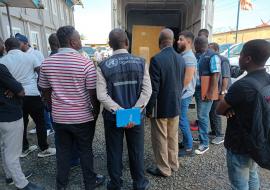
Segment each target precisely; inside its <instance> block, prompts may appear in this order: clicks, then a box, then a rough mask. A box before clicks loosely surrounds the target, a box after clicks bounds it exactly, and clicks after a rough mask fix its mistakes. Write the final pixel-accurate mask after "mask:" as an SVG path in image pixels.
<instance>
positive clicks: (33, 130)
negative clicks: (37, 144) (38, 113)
mask: <svg viewBox="0 0 270 190" xmlns="http://www.w3.org/2000/svg"><path fill="white" fill-rule="evenodd" d="M28 133H30V134H36V133H37V130H36V128H33V129H31V130H29V131H28Z"/></svg>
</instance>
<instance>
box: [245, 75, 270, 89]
mask: <svg viewBox="0 0 270 190" xmlns="http://www.w3.org/2000/svg"><path fill="white" fill-rule="evenodd" d="M268 79H269V80H268V82H267V84H266V85H263V84H261V83H260V82H259V81H258V80H257V79H256V78H252V77H248V78H246V79H245V80H246V81H248V82H249V83H250V84H251V85H252V87H253V88H254V89H256V90H257V91H258V92H261V90H262V89H263V88H264V87H266V86H268V85H270V77H269V78H268Z"/></svg>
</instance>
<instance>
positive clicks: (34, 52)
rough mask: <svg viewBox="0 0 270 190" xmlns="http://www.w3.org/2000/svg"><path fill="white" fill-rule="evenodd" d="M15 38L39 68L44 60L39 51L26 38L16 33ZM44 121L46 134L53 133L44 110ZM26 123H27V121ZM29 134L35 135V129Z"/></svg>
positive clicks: (49, 119) (50, 122)
mask: <svg viewBox="0 0 270 190" xmlns="http://www.w3.org/2000/svg"><path fill="white" fill-rule="evenodd" d="M15 38H16V39H18V40H19V41H20V49H21V50H22V51H23V52H25V53H27V54H30V55H31V56H32V58H33V59H37V62H38V66H40V65H41V64H42V62H43V61H44V60H45V58H44V56H43V54H42V53H41V51H39V50H36V49H34V48H32V47H31V46H30V45H29V41H28V38H27V37H26V36H24V35H22V34H20V33H17V34H15ZM38 72H39V71H38ZM36 77H37V78H38V74H36ZM44 119H45V126H46V129H47V134H48V135H49V134H51V133H52V132H53V129H52V121H51V118H50V114H49V113H48V112H47V111H46V109H44ZM26 123H28V121H27V122H26ZM29 132H30V133H36V128H34V129H32V130H30V131H29Z"/></svg>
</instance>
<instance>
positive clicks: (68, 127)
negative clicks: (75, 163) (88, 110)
mask: <svg viewBox="0 0 270 190" xmlns="http://www.w3.org/2000/svg"><path fill="white" fill-rule="evenodd" d="M54 129H55V136H56V138H57V143H56V152H57V154H56V158H57V174H56V186H57V189H64V188H66V187H67V185H68V176H69V170H70V160H71V158H72V153H73V144H74V143H76V144H77V148H78V152H79V156H80V163H81V167H82V172H83V178H84V185H85V189H86V190H92V189H94V185H95V182H96V173H94V171H93V170H94V168H93V165H94V161H93V151H92V143H93V139H94V134H95V121H91V122H88V123H82V124H59V123H54Z"/></svg>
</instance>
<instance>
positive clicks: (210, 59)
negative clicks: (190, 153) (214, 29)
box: [194, 36, 221, 155]
mask: <svg viewBox="0 0 270 190" xmlns="http://www.w3.org/2000/svg"><path fill="white" fill-rule="evenodd" d="M194 46H195V50H196V58H197V61H198V70H197V71H198V73H197V81H196V89H195V99H196V105H197V117H198V121H199V140H200V145H199V147H198V149H197V150H195V154H198V155H201V154H204V153H205V152H206V151H208V150H209V138H208V127H209V112H210V110H211V107H212V104H213V95H214V89H216V88H217V86H218V79H219V74H220V71H221V68H220V67H221V60H220V58H219V56H218V54H217V53H215V52H214V51H212V50H211V49H208V40H207V38H206V37H205V36H201V37H197V38H196V39H195V42H194ZM203 76H206V77H207V76H208V77H210V81H209V88H208V89H207V92H206V95H205V97H202V85H201V84H202V82H203V81H202V77H203Z"/></svg>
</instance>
